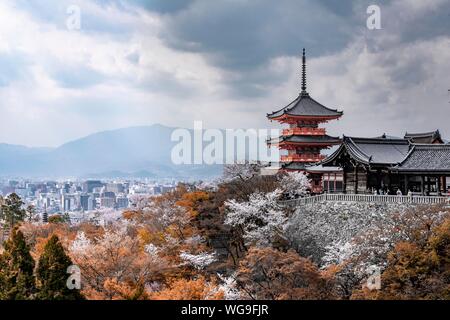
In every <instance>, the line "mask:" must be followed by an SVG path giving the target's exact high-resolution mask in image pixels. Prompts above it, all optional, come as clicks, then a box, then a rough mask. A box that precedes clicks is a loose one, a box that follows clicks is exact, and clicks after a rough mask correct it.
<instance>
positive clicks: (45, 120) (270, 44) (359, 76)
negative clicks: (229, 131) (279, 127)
mask: <svg viewBox="0 0 450 320" xmlns="http://www.w3.org/2000/svg"><path fill="white" fill-rule="evenodd" d="M371 4H377V5H379V7H380V8H381V27H382V29H381V30H369V29H368V28H367V27H366V19H367V18H368V16H369V15H368V14H367V12H366V10H367V7H368V6H369V5H371ZM71 5H76V6H77V7H78V8H79V9H80V13H81V29H79V30H77V29H75V30H73V28H68V27H67V20H68V19H69V18H72V17H73V15H71V13H70V12H69V13H68V9H70V8H71ZM69 11H70V10H69ZM70 21H73V20H70ZM303 47H306V49H307V54H308V91H309V92H310V94H311V95H312V96H313V97H314V98H315V99H316V100H318V101H320V102H322V103H323V104H325V105H327V106H329V107H332V108H339V109H341V110H344V113H345V115H344V117H343V118H342V120H340V121H338V122H336V123H333V124H330V125H329V126H328V128H329V131H330V133H331V134H334V135H341V134H346V135H361V136H374V135H379V134H382V133H383V132H386V133H389V134H392V135H402V134H403V133H404V132H405V131H426V130H433V129H436V128H439V129H440V130H441V131H442V133H443V134H444V135H445V136H446V137H450V124H449V123H450V120H449V119H450V104H449V101H450V94H449V92H448V89H450V1H448V0H428V1H424V0H395V1H365V0H362V1H355V2H352V1H332V0H314V1H313V0H280V1H273V0H218V1H210V0H186V1H182V0H170V1H167V0H148V1H147V0H134V1H131V0H128V1H125V0H96V1H93V0H35V1H29V0H2V1H1V2H0V115H1V120H2V121H1V125H0V142H6V143H11V144H23V145H28V146H57V145H60V144H62V143H64V142H67V141H70V140H73V139H76V138H79V137H82V136H85V135H88V134H91V133H94V132H98V131H102V130H109V129H116V128H122V127H129V126H137V125H149V124H153V123H162V124H165V125H169V126H183V127H192V126H193V121H194V120H203V121H204V125H205V127H211V128H238V127H242V128H264V127H268V126H272V127H274V126H275V124H272V125H271V124H269V123H268V121H267V119H266V118H265V115H266V113H268V112H271V111H273V110H276V109H278V108H280V107H283V106H284V105H286V104H288V103H289V102H290V101H291V100H293V99H294V98H295V97H296V95H297V94H298V92H299V87H300V83H299V69H300V57H299V54H300V52H301V49H302V48H303Z"/></svg>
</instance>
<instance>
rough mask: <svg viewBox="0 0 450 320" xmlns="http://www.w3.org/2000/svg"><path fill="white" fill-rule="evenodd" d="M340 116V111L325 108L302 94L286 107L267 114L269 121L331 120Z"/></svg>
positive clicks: (305, 94)
mask: <svg viewBox="0 0 450 320" xmlns="http://www.w3.org/2000/svg"><path fill="white" fill-rule="evenodd" d="M342 115H343V112H342V111H337V110H336V109H330V108H327V107H325V106H324V105H323V104H320V103H319V102H317V101H316V100H314V99H313V98H311V97H310V96H309V94H308V93H306V92H302V93H301V94H300V95H299V96H298V97H297V98H296V99H295V100H294V101H292V102H291V103H289V104H288V105H287V106H286V107H284V108H282V109H280V110H278V111H275V112H272V113H270V114H268V115H267V117H268V118H269V119H271V120H283V119H286V118H288V117H292V118H296V119H298V120H309V119H314V118H320V119H326V120H332V119H337V118H339V117H341V116H342Z"/></svg>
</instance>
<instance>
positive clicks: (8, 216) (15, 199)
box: [0, 193, 26, 229]
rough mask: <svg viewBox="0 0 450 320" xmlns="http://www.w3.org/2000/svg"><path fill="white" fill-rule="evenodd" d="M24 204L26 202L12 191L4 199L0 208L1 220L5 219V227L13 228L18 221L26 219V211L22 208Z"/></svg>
mask: <svg viewBox="0 0 450 320" xmlns="http://www.w3.org/2000/svg"><path fill="white" fill-rule="evenodd" d="M23 205H24V202H23V201H22V199H20V197H19V196H18V195H17V194H15V193H11V194H10V195H9V196H8V197H6V199H4V201H3V204H2V206H1V210H0V220H3V228H5V229H12V228H14V226H15V225H16V224H17V223H19V222H21V221H23V220H24V219H25V216H26V211H25V210H24V209H23V208H22V206H23Z"/></svg>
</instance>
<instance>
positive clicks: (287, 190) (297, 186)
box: [280, 171, 311, 199]
mask: <svg viewBox="0 0 450 320" xmlns="http://www.w3.org/2000/svg"><path fill="white" fill-rule="evenodd" d="M280 188H282V189H283V191H284V194H285V196H286V197H287V198H288V199H295V198H299V197H304V196H306V195H307V194H308V192H309V191H308V190H309V189H310V188H311V181H310V180H309V179H308V177H307V176H306V174H304V173H303V172H297V171H293V172H286V173H284V174H283V175H281V178H280Z"/></svg>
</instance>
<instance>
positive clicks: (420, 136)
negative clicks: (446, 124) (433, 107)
mask: <svg viewBox="0 0 450 320" xmlns="http://www.w3.org/2000/svg"><path fill="white" fill-rule="evenodd" d="M405 139H408V140H411V142H413V143H444V141H443V140H442V137H441V133H440V132H439V130H435V131H432V132H422V133H408V132H406V133H405Z"/></svg>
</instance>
